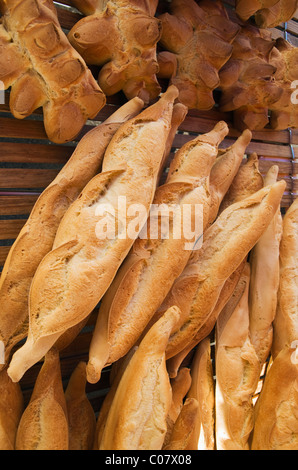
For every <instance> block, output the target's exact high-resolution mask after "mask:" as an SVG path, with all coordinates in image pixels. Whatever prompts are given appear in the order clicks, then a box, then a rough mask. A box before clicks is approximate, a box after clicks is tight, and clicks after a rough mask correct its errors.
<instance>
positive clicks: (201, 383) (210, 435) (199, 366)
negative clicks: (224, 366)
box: [187, 337, 215, 450]
mask: <svg viewBox="0 0 298 470" xmlns="http://www.w3.org/2000/svg"><path fill="white" fill-rule="evenodd" d="M190 370H191V387H190V389H189V392H188V394H187V398H194V399H196V400H197V402H198V415H197V418H196V421H195V426H194V429H193V432H192V435H191V439H190V441H189V447H188V448H189V449H190V450H215V435H214V429H215V427H214V426H215V408H214V406H215V395H214V393H215V383H214V378H213V375H214V371H213V365H212V360H211V344H210V338H209V337H208V338H205V339H204V340H203V341H201V342H200V343H199V345H198V347H197V349H196V351H195V354H194V357H193V360H192V362H191V366H190Z"/></svg>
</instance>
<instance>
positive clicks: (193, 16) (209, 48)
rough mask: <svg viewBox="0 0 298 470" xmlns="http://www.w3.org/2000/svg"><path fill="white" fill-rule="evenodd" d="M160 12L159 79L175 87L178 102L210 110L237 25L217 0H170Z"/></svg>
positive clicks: (230, 51) (229, 54)
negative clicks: (219, 73)
mask: <svg viewBox="0 0 298 470" xmlns="http://www.w3.org/2000/svg"><path fill="white" fill-rule="evenodd" d="M170 11H171V14H169V13H164V14H162V15H161V16H160V17H159V19H160V20H161V22H162V35H161V39H160V42H159V44H160V46H162V49H163V50H161V52H159V54H158V63H159V72H158V76H159V77H160V78H166V79H170V83H172V84H175V86H177V88H178V89H179V101H180V102H181V103H183V104H185V105H186V106H187V107H188V108H190V109H192V108H198V109H211V108H212V107H213V106H214V104H215V101H214V97H213V90H214V89H215V88H216V87H217V86H218V85H219V76H218V72H219V70H220V69H221V67H222V66H223V65H224V64H225V63H226V62H227V60H228V59H229V58H230V56H231V54H232V50H233V46H232V43H233V41H234V39H235V36H236V35H237V33H238V32H239V30H240V28H239V26H238V25H237V24H236V23H234V22H232V21H231V20H230V19H229V17H228V14H227V12H226V10H225V8H224V6H223V4H222V3H221V2H220V1H215V2H210V1H205V0H203V1H200V2H195V1H194V0H172V2H171V3H170Z"/></svg>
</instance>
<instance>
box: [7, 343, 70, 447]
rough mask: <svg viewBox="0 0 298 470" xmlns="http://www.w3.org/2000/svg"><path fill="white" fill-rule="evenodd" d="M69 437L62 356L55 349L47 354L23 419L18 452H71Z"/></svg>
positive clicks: (19, 431)
mask: <svg viewBox="0 0 298 470" xmlns="http://www.w3.org/2000/svg"><path fill="white" fill-rule="evenodd" d="M68 437H69V433H68V421H67V408H66V401H65V396H64V391H63V385H62V377H61V369H60V359H59V353H58V352H57V351H56V350H54V349H52V350H51V351H49V352H48V353H47V354H46V357H45V361H44V363H43V365H42V368H41V369H40V372H39V374H38V376H37V379H36V382H35V385H34V389H33V392H32V395H31V398H30V402H29V404H28V406H27V408H26V409H25V411H24V413H23V415H22V417H21V420H20V424H19V427H18V431H17V437H16V450H68V448H69V445H68Z"/></svg>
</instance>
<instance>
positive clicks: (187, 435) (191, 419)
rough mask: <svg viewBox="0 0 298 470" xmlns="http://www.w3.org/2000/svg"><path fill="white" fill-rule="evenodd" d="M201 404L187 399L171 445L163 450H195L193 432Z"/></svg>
mask: <svg viewBox="0 0 298 470" xmlns="http://www.w3.org/2000/svg"><path fill="white" fill-rule="evenodd" d="M198 409H199V403H198V401H197V400H196V399H195V398H187V399H186V400H185V402H184V403H183V406H182V409H181V411H180V413H179V416H178V418H177V420H176V422H175V424H174V426H173V430H172V433H171V436H170V440H169V443H168V444H167V445H166V446H164V449H163V450H194V449H193V448H192V446H191V445H190V441H191V435H192V431H193V429H194V427H195V424H196V421H197V418H198Z"/></svg>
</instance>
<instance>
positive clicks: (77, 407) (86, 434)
mask: <svg viewBox="0 0 298 470" xmlns="http://www.w3.org/2000/svg"><path fill="white" fill-rule="evenodd" d="M86 384H87V379H86V363H85V362H79V364H78V365H77V366H76V368H75V369H74V371H73V373H72V375H71V376H70V379H69V382H68V385H67V388H66V390H65V400H66V407H67V416H68V430H69V450H92V447H93V441H94V435H95V427H96V418H95V413H94V411H93V408H92V406H91V403H90V401H89V399H88V397H87V395H86Z"/></svg>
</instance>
